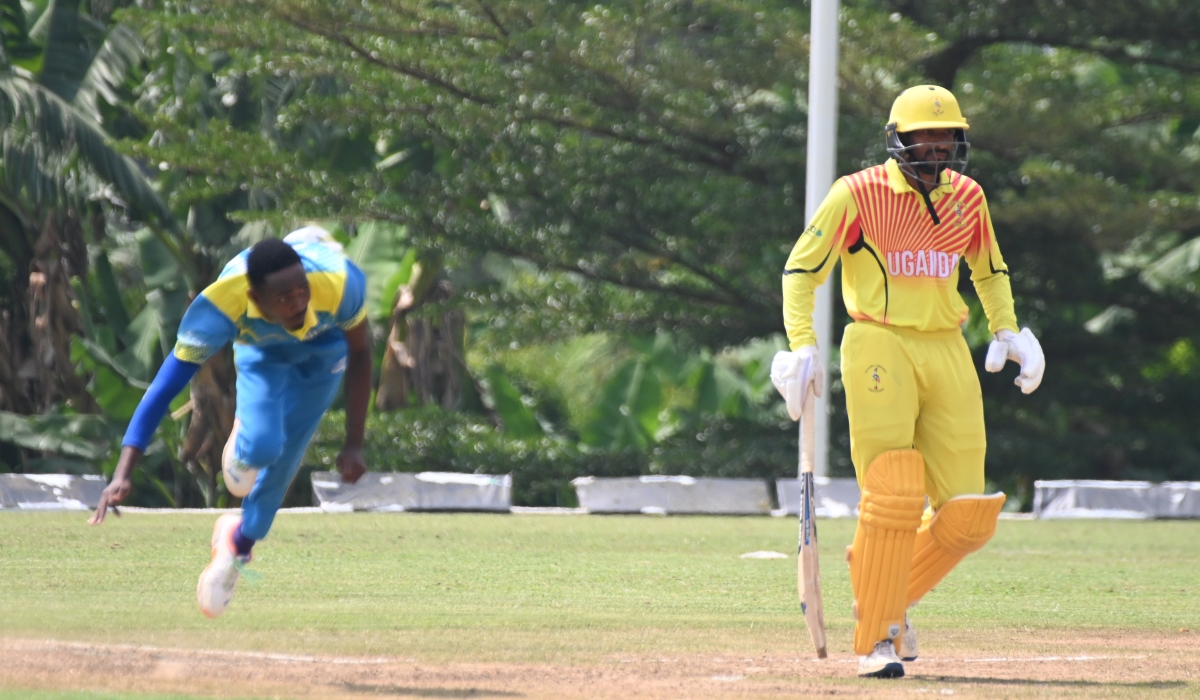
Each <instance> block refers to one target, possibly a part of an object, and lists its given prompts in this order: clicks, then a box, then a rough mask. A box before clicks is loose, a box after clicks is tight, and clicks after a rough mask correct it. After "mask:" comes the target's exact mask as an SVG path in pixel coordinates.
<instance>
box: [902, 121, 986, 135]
mask: <svg viewBox="0 0 1200 700" xmlns="http://www.w3.org/2000/svg"><path fill="white" fill-rule="evenodd" d="M970 128H971V127H970V126H968V125H967V123H966V122H916V123H913V124H905V125H904V127H903V128H900V127H899V126H897V127H896V131H897V132H899V133H901V134H907V133H908V132H910V131H920V130H921V129H962V130H963V131H966V130H967V129H970Z"/></svg>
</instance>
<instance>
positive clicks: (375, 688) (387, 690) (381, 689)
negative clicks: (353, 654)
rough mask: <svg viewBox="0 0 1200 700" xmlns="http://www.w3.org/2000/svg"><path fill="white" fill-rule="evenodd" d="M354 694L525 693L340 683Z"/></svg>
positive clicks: (507, 695)
mask: <svg viewBox="0 0 1200 700" xmlns="http://www.w3.org/2000/svg"><path fill="white" fill-rule="evenodd" d="M339 685H340V686H341V687H342V688H345V689H346V690H348V691H350V692H352V693H363V694H370V695H399V696H400V697H410V698H523V697H525V695H524V693H511V692H509V691H507V690H488V689H487V688H408V687H404V686H399V685H371V684H367V683H340V684H339Z"/></svg>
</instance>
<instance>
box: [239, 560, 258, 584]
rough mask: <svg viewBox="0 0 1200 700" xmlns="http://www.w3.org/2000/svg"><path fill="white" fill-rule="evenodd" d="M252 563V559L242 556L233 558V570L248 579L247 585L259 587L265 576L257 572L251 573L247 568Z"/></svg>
mask: <svg viewBox="0 0 1200 700" xmlns="http://www.w3.org/2000/svg"><path fill="white" fill-rule="evenodd" d="M249 563H250V557H245V558H244V559H243V558H242V557H240V556H238V557H234V558H233V568H234V569H236V570H237V572H238V575H239V576H241V577H242V578H244V579H246V584H247V585H249V586H257V585H258V583H259V582H260V581H262V578H263V575H262V574H261V573H259V572H257V571H251V570H250V569H248V568H246V565H247V564H249Z"/></svg>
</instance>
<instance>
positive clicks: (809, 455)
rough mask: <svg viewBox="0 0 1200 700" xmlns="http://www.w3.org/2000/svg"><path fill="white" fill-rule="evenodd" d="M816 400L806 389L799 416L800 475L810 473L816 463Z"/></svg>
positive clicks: (809, 390)
mask: <svg viewBox="0 0 1200 700" xmlns="http://www.w3.org/2000/svg"><path fill="white" fill-rule="evenodd" d="M815 404H816V398H815V397H813V388H812V387H811V386H810V387H808V391H807V392H805V397H804V412H803V413H801V414H800V473H801V474H803V473H806V472H808V473H811V472H812V471H813V466H814V463H815V462H816V452H817V444H816V434H817V430H816V425H815V423H816V415H817V411H816V407H815Z"/></svg>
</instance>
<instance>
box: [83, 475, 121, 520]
mask: <svg viewBox="0 0 1200 700" xmlns="http://www.w3.org/2000/svg"><path fill="white" fill-rule="evenodd" d="M130 486H132V484H131V483H130V480H129V479H122V478H118V477H116V476H114V477H113V480H112V483H110V484H109V485H108V486H106V487H105V489H104V491H103V492H102V493H101V494H100V504H99V505H97V506H96V512H95V513H93V514H92V517H91V518H89V519H88V524H89V525H99V524H100V523H102V522H104V516H105V514H106V513H107V511H108V509H109V507H111V508H112V509H113V512H114V513H116V514H117V517H120V516H121V511H119V510H117V504H118V503H120V502H121V501H123V500H125V497H126V496H128V495H129V488H130Z"/></svg>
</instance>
